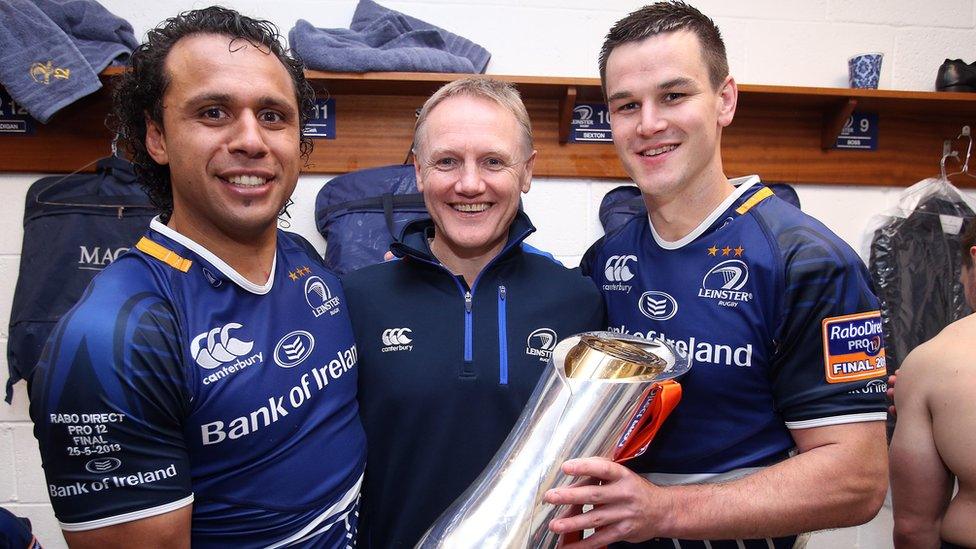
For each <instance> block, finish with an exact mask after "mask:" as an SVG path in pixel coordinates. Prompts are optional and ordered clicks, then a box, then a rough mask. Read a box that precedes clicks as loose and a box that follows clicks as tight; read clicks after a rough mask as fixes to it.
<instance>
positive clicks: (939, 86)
mask: <svg viewBox="0 0 976 549" xmlns="http://www.w3.org/2000/svg"><path fill="white" fill-rule="evenodd" d="M935 89H936V90H938V91H950V92H976V62H973V63H971V64H969V65H967V64H966V63H965V62H964V61H963V60H962V59H946V60H945V62H943V63H942V66H941V67H939V74H938V76H936V77H935Z"/></svg>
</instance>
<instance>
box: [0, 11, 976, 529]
mask: <svg viewBox="0 0 976 549" xmlns="http://www.w3.org/2000/svg"><path fill="white" fill-rule="evenodd" d="M381 2H382V3H383V4H384V5H386V6H388V7H391V8H394V9H397V10H400V11H402V12H404V13H407V14H409V15H413V16H415V17H419V18H421V19H424V20H426V21H429V22H431V23H434V24H437V25H441V26H443V27H444V28H447V29H449V30H452V31H454V32H456V33H458V34H461V35H462V36H466V37H468V38H470V39H472V40H474V41H476V42H478V43H479V44H482V45H483V46H485V47H486V48H487V49H488V50H489V51H490V52H491V53H492V60H491V63H490V65H489V66H488V72H489V73H491V74H510V75H551V76H585V77H594V76H597V69H596V56H597V51H598V50H599V46H600V44H601V41H602V37H603V35H604V34H605V33H606V31H607V29H608V28H609V27H610V25H611V24H612V23H613V22H614V21H616V20H617V19H619V18H620V17H622V16H623V15H625V14H627V13H628V12H629V11H632V10H633V9H635V8H637V7H639V6H640V5H641V4H642V2H640V1H634V0H602V1H599V2H595V1H593V0H472V1H463V0H423V1H417V0H412V1H408V0H400V1H392V0H381ZM102 3H103V4H104V5H105V6H106V7H107V8H108V9H109V10H111V11H112V12H114V13H116V14H118V15H120V16H122V17H125V18H126V19H128V20H129V21H130V22H131V23H132V24H133V26H134V27H135V30H136V33H137V35H139V36H142V35H143V34H144V33H145V31H146V30H147V29H149V28H150V27H151V26H154V25H155V24H156V23H157V22H159V21H161V20H162V19H164V18H166V17H169V16H172V15H173V14H175V13H176V12H177V11H178V10H181V9H191V8H196V7H203V6H206V5H208V4H209V2H202V1H190V0H171V1H167V2H150V1H147V0H102ZM222 3H223V4H224V5H227V6H230V7H234V8H236V9H238V10H240V11H242V12H244V13H247V14H249V15H253V16H260V17H263V18H267V19H271V20H272V21H274V22H276V23H277V24H278V25H279V26H280V27H281V28H282V29H283V30H284V31H287V30H288V29H290V28H291V27H292V26H293V25H294V22H295V20H296V19H298V18H304V19H307V20H309V21H311V22H312V23H313V24H314V25H316V26H319V27H348V25H349V22H350V20H351V19H352V14H353V11H354V10H355V6H356V0H277V1H275V2H266V1H263V0H224V1H223V2H222ZM693 3H694V4H695V5H696V6H698V7H699V9H701V10H702V11H704V12H705V13H706V14H709V15H711V16H712V17H714V18H715V19H716V20H717V22H718V24H719V26H720V27H721V28H722V31H723V33H724V36H725V40H726V43H727V46H728V52H729V61H730V64H731V69H732V73H733V75H735V77H736V79H737V80H738V81H739V82H740V83H748V84H782V85H800V86H828V87H843V86H846V83H847V67H846V61H847V58H848V57H849V56H851V55H853V54H856V53H863V52H870V51H880V52H883V53H884V54H885V59H884V63H883V67H882V73H881V87H882V88H888V89H901V90H932V89H933V85H934V81H935V74H936V70H937V69H938V67H939V65H940V64H941V63H942V61H943V59H944V58H947V57H948V58H962V59H964V60H966V61H973V60H976V23H974V5H976V4H974V0H931V1H929V2H919V1H917V0H887V1H883V0H748V1H738V2H727V1H723V0H697V1H695V0H693ZM341 115H342V114H341V112H340V113H339V116H341ZM965 122H967V123H976V121H965ZM947 137H952V136H947ZM320 146H322V147H328V142H323V143H321V145H320ZM868 154H869V153H868ZM932 168H933V169H932V171H933V174H935V173H937V168H938V159H937V158H933V159H932ZM41 176H42V174H31V175H20V174H17V175H14V174H4V173H0V189H2V191H0V198H2V199H0V363H2V364H0V366H2V370H0V371H2V372H5V371H6V360H5V358H6V352H5V345H6V340H7V330H6V326H7V324H8V321H9V316H10V303H11V300H12V296H13V289H14V284H15V282H16V276H17V267H18V263H19V253H20V246H21V239H22V235H23V232H22V228H21V219H22V216H23V202H24V196H25V194H26V191H27V187H28V186H29V185H30V184H31V183H32V182H33V181H35V180H36V179H38V178H39V177H41ZM328 179H329V178H328V177H327V176H307V177H303V178H302V179H301V181H300V183H299V186H298V189H297V190H296V192H295V196H294V198H295V202H296V204H295V207H294V208H293V209H292V210H291V213H292V215H293V216H294V218H295V225H294V227H295V228H296V229H297V230H298V231H299V232H301V233H302V234H304V235H305V236H306V237H308V238H309V239H310V240H312V241H313V242H314V243H315V244H316V245H317V246H319V247H323V246H324V242H323V241H322V239H321V237H319V236H318V234H317V233H316V232H315V226H314V222H313V217H312V211H313V207H314V199H315V195H316V193H317V192H318V190H319V188H320V187H321V186H322V184H323V183H325V182H326V181H327V180H328ZM620 183H621V182H620V181H601V180H583V179H578V180H567V179H538V180H536V181H535V183H534V186H533V189H532V191H531V192H530V193H529V194H528V195H527V196H526V198H525V207H526V210H527V211H528V213H529V214H530V215H531V216H532V218H533V220H534V222H535V224H536V225H537V226H538V227H539V232H538V233H537V234H536V235H534V236H533V237H532V238H531V240H530V241H531V242H532V244H533V245H535V246H538V247H540V248H543V249H546V250H549V251H550V252H552V253H553V254H554V255H556V256H557V257H559V258H560V259H562V260H563V261H564V263H567V264H571V265H575V264H576V263H577V262H578V261H579V257H580V255H581V254H582V253H583V251H584V250H585V249H586V247H587V246H588V245H589V243H590V242H592V241H593V240H595V239H596V238H598V237H599V236H600V235H601V230H600V226H599V222H598V221H597V218H596V212H597V208H598V207H599V202H600V199H601V198H602V197H603V195H604V194H605V193H606V192H607V191H608V190H610V189H611V188H613V187H615V186H616V185H618V184H620ZM911 183H914V182H913V181H905V182H904V184H905V185H906V186H907V185H909V184H911ZM798 191H799V194H800V199H801V201H802V203H803V208H804V210H806V211H807V212H810V213H811V214H813V215H814V216H816V217H818V218H820V219H821V220H822V221H824V222H825V223H826V224H827V226H829V227H830V228H831V229H833V230H834V231H835V232H837V233H838V234H839V235H840V236H841V237H842V238H844V239H845V240H846V241H848V242H849V243H851V245H852V246H854V247H855V248H857V247H858V246H859V243H860V239H861V233H862V231H863V229H864V226H865V223H866V221H867V219H868V217H870V216H871V215H873V214H875V213H879V212H881V211H883V210H885V209H886V208H887V207H889V206H890V205H891V204H893V203H894V202H895V200H896V197H897V193H898V191H899V189H897V188H867V187H838V186H815V185H810V186H800V187H799V188H798ZM974 196H976V195H974ZM580 220H582V222H580ZM0 379H5V376H0ZM784 497H788V495H784ZM0 505H2V506H3V507H6V508H8V509H11V510H12V511H14V512H15V513H17V514H19V515H23V516H28V517H30V518H31V519H32V520H33V521H34V524H35V529H36V531H37V533H38V535H39V537H40V539H41V540H42V541H43V542H44V544H45V546H47V547H62V546H63V541H62V539H61V536H60V533H59V530H58V528H57V523H56V521H55V520H54V516H53V513H52V512H51V508H50V505H49V504H48V497H47V495H46V491H45V482H44V477H43V473H42V471H41V466H40V458H39V456H38V452H37V444H36V441H35V440H34V438H33V435H32V433H31V423H30V420H29V417H28V415H27V395H26V392H25V390H24V385H23V384H20V385H18V387H17V391H16V393H15V395H14V405H13V406H6V405H2V404H0ZM890 531H891V519H890V511H889V510H885V511H883V512H882V514H881V515H880V516H879V518H878V519H876V520H875V522H874V523H872V524H870V525H868V526H865V527H861V528H857V529H848V530H839V531H834V532H830V533H819V534H816V535H815V536H814V539H813V541H812V542H811V545H810V546H811V547H818V548H828V547H829V548H834V547H852V548H853V547H858V548H888V547H891V536H890Z"/></svg>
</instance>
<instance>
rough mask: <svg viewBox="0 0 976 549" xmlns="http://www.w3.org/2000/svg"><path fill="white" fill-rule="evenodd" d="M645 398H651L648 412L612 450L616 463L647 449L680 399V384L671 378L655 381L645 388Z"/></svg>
mask: <svg viewBox="0 0 976 549" xmlns="http://www.w3.org/2000/svg"><path fill="white" fill-rule="evenodd" d="M645 398H650V399H653V400H652V402H651V410H650V413H647V414H644V416H643V417H642V418H640V420H639V423H638V425H637V426H636V427H635V428H634V430H633V432H632V433H631V435H630V437H629V439H628V440H627V441H625V442H624V444H622V445H620V446H619V447H618V448H617V451H616V452H614V454H613V460H614V461H615V462H617V463H623V462H625V461H627V460H631V459H634V458H635V457H637V456H639V455H641V454H643V453H644V452H645V451H646V450H647V447H648V446H649V445H650V444H651V441H652V440H653V439H654V436H655V435H657V432H658V431H659V430H660V429H661V425H663V424H664V420H665V419H667V418H668V416H669V415H671V412H672V410H674V407H675V406H677V405H678V402H680V401H681V384H680V383H678V382H676V381H674V380H673V379H669V380H667V381H664V382H661V383H655V384H654V385H651V386H650V387H649V388H648V389H647V393H646V394H645Z"/></svg>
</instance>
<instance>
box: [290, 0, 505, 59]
mask: <svg viewBox="0 0 976 549" xmlns="http://www.w3.org/2000/svg"><path fill="white" fill-rule="evenodd" d="M288 39H289V41H290V43H291V48H292V50H293V51H294V52H295V53H296V54H297V55H298V56H299V57H301V58H302V60H303V61H304V62H305V64H306V65H307V66H308V67H309V68H310V69H316V70H325V71H337V72H369V71H417V72H463V73H474V72H478V73H481V72H484V71H485V68H486V67H487V66H488V60H489V59H490V58H491V54H490V53H488V50H486V49H484V48H482V47H481V46H479V45H477V44H475V43H474V42H471V41H470V40H468V39H466V38H462V37H460V36H457V35H455V34H452V33H450V32H447V31H445V30H443V29H441V28H438V27H435V26H434V25H431V24H429V23H425V22H424V21H421V20H419V19H416V18H413V17H410V16H408V15H404V14H402V13H400V12H398V11H395V10H391V9H388V8H384V7H383V6H380V5H379V4H377V3H376V2H373V1H372V0H360V2H359V5H358V6H357V7H356V13H355V14H354V15H353V21H352V24H351V25H350V28H349V29H319V28H316V27H314V26H313V25H312V24H311V23H309V22H308V21H305V20H304V19H299V20H298V21H297V22H296V23H295V26H294V27H293V28H292V29H291V31H290V32H289V33H288Z"/></svg>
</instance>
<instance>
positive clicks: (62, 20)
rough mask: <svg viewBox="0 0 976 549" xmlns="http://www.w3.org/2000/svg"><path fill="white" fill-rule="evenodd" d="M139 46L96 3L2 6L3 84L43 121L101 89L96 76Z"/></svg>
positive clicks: (52, 0) (14, 1)
mask: <svg viewBox="0 0 976 549" xmlns="http://www.w3.org/2000/svg"><path fill="white" fill-rule="evenodd" d="M138 44H139V43H138V41H137V40H136V38H135V34H134V33H133V32H132V26H131V25H130V24H129V23H128V22H127V21H125V20H124V19H121V18H119V17H116V16H115V15H113V14H112V13H110V12H109V11H108V10H106V9H105V8H104V7H102V5H101V4H99V3H98V2H96V1H95V0H3V1H0V84H2V85H3V87H4V88H6V90H7V93H9V94H10V96H11V97H13V99H14V100H15V101H17V103H19V104H20V105H21V106H23V107H24V108H26V109H27V111H28V112H29V113H30V114H31V116H33V117H34V118H36V119H37V120H39V121H41V122H47V121H48V120H49V119H50V118H51V116H53V115H54V113H56V112H58V111H59V110H61V109H62V108H64V107H65V106H67V105H69V104H71V103H73V102H75V101H77V100H78V99H80V98H82V97H84V96H86V95H88V94H90V93H93V92H94V91H96V90H98V89H99V88H101V87H102V83H101V82H100V81H99V79H98V73H99V72H101V71H102V70H104V69H105V67H107V66H108V65H109V64H110V63H111V62H112V61H113V60H115V59H117V58H119V57H120V56H126V55H128V54H129V53H130V52H131V51H132V50H133V49H134V48H135V47H136V46H138Z"/></svg>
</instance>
